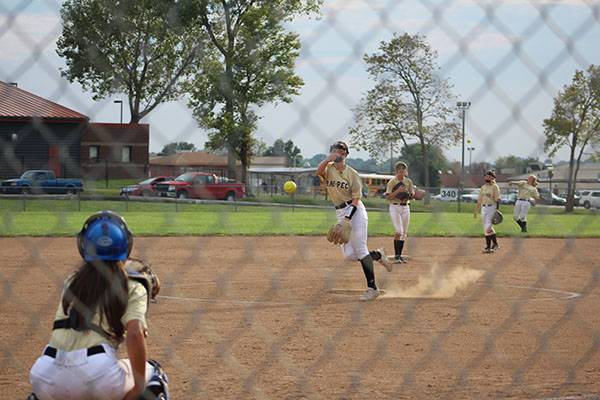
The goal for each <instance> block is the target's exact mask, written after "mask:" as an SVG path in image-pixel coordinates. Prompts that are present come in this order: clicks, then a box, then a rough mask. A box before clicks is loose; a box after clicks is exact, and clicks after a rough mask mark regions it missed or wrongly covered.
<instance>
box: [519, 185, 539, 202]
mask: <svg viewBox="0 0 600 400" xmlns="http://www.w3.org/2000/svg"><path fill="white" fill-rule="evenodd" d="M517 189H518V193H517V198H519V199H521V200H529V199H530V198H532V197H533V198H535V199H539V198H540V194H539V193H538V190H537V188H536V187H535V186H533V185H530V184H528V183H527V181H518V182H517Z"/></svg>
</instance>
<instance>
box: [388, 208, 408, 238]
mask: <svg viewBox="0 0 600 400" xmlns="http://www.w3.org/2000/svg"><path fill="white" fill-rule="evenodd" d="M390 217H391V218H392V225H394V232H395V233H396V235H399V236H400V240H406V233H407V232H408V224H409V223H410V207H409V206H408V205H406V206H401V205H399V204H390Z"/></svg>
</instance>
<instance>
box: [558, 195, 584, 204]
mask: <svg viewBox="0 0 600 400" xmlns="http://www.w3.org/2000/svg"><path fill="white" fill-rule="evenodd" d="M558 197H560V198H561V199H565V201H567V194H566V193H561V194H559V195H558ZM573 205H574V206H578V205H579V196H578V195H577V194H576V193H574V194H573Z"/></svg>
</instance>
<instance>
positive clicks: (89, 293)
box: [28, 211, 169, 400]
mask: <svg viewBox="0 0 600 400" xmlns="http://www.w3.org/2000/svg"><path fill="white" fill-rule="evenodd" d="M77 246H78V249H79V252H80V254H81V256H82V257H83V259H84V264H83V265H82V266H81V267H80V268H79V269H78V270H77V271H75V272H74V273H73V274H71V275H70V276H69V277H68V278H67V279H66V281H65V286H64V289H63V293H62V296H61V301H60V303H59V305H58V310H57V312H56V317H55V321H54V328H53V331H52V334H51V335H50V340H49V343H48V345H47V346H46V347H45V348H44V351H43V353H42V355H41V356H40V357H39V358H38V359H37V360H36V362H35V364H34V365H33V367H32V368H31V373H30V378H29V380H30V382H31V385H32V387H33V393H31V395H30V396H29V398H28V399H29V400H34V399H40V400H50V399H53V400H56V399H115V400H117V399H118V400H122V399H124V400H133V399H138V398H144V399H162V400H168V399H169V392H168V381H167V376H166V374H165V373H164V371H163V369H162V367H161V366H160V364H159V363H158V362H156V361H154V360H151V359H148V360H147V359H146V342H145V340H146V339H145V338H146V336H147V327H146V312H147V311H148V304H149V301H150V299H151V298H152V297H153V296H155V295H156V294H157V293H158V290H159V289H160V283H159V281H158V278H157V277H156V275H155V274H154V273H153V272H152V269H151V268H150V267H149V266H148V265H145V264H144V263H143V262H141V261H140V260H136V259H133V260H132V261H127V259H128V257H129V254H130V253H131V248H132V246H133V235H132V233H131V231H130V230H129V228H128V227H127V224H126V223H125V220H124V219H123V218H121V217H120V216H119V215H118V214H116V213H114V212H112V211H102V212H98V213H96V214H94V215H92V216H91V217H90V218H88V220H87V221H86V222H85V223H84V224H83V228H82V229H81V232H79V234H78V235H77ZM126 265H128V268H133V269H135V270H133V271H128V270H127V269H126ZM122 343H125V345H126V347H127V354H128V356H129V358H128V359H122V360H117V356H116V352H117V348H118V346H119V345H120V344H122ZM140 396H142V397H140Z"/></svg>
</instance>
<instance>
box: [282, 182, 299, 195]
mask: <svg viewBox="0 0 600 400" xmlns="http://www.w3.org/2000/svg"><path fill="white" fill-rule="evenodd" d="M283 190H285V192H286V193H288V194H292V193H294V192H295V191H296V184H295V183H294V182H293V181H287V182H286V183H285V184H284V185H283Z"/></svg>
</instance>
